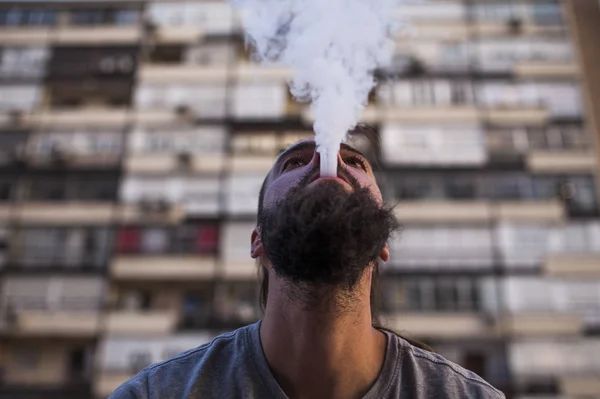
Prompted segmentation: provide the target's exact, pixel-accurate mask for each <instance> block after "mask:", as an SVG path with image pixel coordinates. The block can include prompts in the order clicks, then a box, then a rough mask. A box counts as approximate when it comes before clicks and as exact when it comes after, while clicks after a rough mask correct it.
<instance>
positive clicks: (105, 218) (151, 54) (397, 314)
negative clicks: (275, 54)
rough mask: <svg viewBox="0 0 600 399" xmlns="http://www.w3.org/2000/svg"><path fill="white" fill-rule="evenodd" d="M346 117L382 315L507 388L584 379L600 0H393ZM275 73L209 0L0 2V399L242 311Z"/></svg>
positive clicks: (159, 349) (145, 352) (526, 391)
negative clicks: (387, 57) (370, 168)
mask: <svg viewBox="0 0 600 399" xmlns="http://www.w3.org/2000/svg"><path fill="white" fill-rule="evenodd" d="M397 17H398V19H399V20H400V21H403V22H405V23H404V24H402V29H400V30H399V31H398V33H397V35H398V36H397V46H396V51H395V55H394V58H393V63H392V65H391V66H390V67H389V68H386V69H385V70H381V71H377V77H378V82H379V84H378V86H377V88H376V89H375V90H374V91H373V93H372V95H371V97H370V100H369V105H368V107H367V109H366V110H365V113H364V121H365V122H368V123H371V124H373V125H374V126H375V127H376V131H377V136H376V137H353V138H352V140H353V142H354V143H355V145H356V146H358V147H359V148H360V149H362V150H363V151H365V152H366V153H367V154H369V155H370V156H372V157H373V159H375V160H377V163H378V164H379V168H378V169H379V170H378V180H379V183H380V185H381V187H382V189H383V191H384V194H385V196H386V199H387V201H388V202H390V203H397V204H398V207H397V216H398V219H399V220H400V221H401V223H402V225H403V226H404V227H403V231H402V233H401V234H400V235H398V236H396V237H395V238H394V239H393V240H392V242H390V248H391V260H390V261H389V262H388V263H386V264H382V265H381V267H380V272H381V290H382V293H381V301H380V312H381V316H382V320H383V323H384V325H385V326H387V327H389V328H392V329H395V330H396V331H398V332H402V333H403V334H406V335H408V336H411V337H414V338H416V339H419V340H421V341H424V342H426V343H428V344H429V345H431V346H432V347H434V349H436V351H438V352H439V353H441V354H443V355H444V356H446V357H447V358H449V359H450V360H453V361H455V362H458V363H459V364H461V365H463V366H465V367H467V368H469V369H471V370H473V371H474V372H476V373H478V374H480V375H481V376H482V377H484V378H485V379H487V380H488V381H490V382H491V383H492V384H494V385H495V386H497V387H498V388H500V389H502V390H503V391H505V392H506V393H507V396H509V397H512V398H540V397H542V396H543V397H544V398H577V399H578V398H589V397H594V396H600V382H599V381H600V379H599V378H598V376H599V375H600V360H599V359H600V338H599V337H598V333H599V332H600V207H599V204H598V195H599V193H600V192H599V190H598V174H599V173H600V170H599V169H598V161H597V160H598V156H599V155H600V144H599V143H600V135H599V133H600V105H599V104H600V74H599V73H598V71H600V50H598V43H599V42H600V36H599V35H600V29H598V26H600V9H599V6H598V2H597V1H594V0H564V1H560V0H510V1H499V0H422V1H413V0H404V1H403V2H402V3H401V4H400V5H399V6H398V9H397ZM290 76H291V71H290V70H288V69H286V68H282V67H275V66H271V67H264V66H259V65H256V64H255V63H252V62H251V61H250V57H249V56H248V54H247V52H246V51H245V44H244V39H243V34H242V33H241V30H240V23H239V20H238V17H237V15H236V14H235V11H234V10H233V9H232V8H231V7H230V6H229V5H228V3H226V2H225V1H218V0H202V1H200V0H195V1H193V0H186V1H183V0H181V1H180V0H145V1H141V0H98V1H79V2H72V1H31V2H23V1H13V2H6V1H1V2H0V397H2V398H7V399H8V398H38V397H43V398H53V397H56V398H67V399H68V398H77V399H79V398H82V399H87V398H95V399H102V398H106V397H107V396H108V395H109V394H110V392H112V390H114V389H115V388H116V387H117V386H118V385H119V384H120V383H122V382H123V381H125V380H126V379H128V378H130V377H132V376H133V375H134V374H135V373H136V372H138V371H139V370H141V369H142V368H144V367H145V366H147V365H149V364H151V363H154V362H157V361H161V360H164V359H167V358H169V357H171V356H173V355H174V354H177V353H179V352H181V351H183V350H186V349H189V348H192V347H195V346H198V345H201V344H203V343H205V342H208V341H209V340H210V339H211V338H212V337H214V336H215V335H217V334H219V333H221V332H225V331H228V330H232V329H234V328H237V327H240V326H243V325H245V324H248V323H251V322H253V321H255V320H258V319H259V318H260V315H261V312H260V307H259V303H258V285H257V269H256V265H255V264H254V262H253V261H252V260H251V259H250V257H249V256H248V254H249V248H248V247H249V236H250V233H251V231H252V229H253V227H254V225H255V217H256V208H257V201H258V191H259V189H260V186H261V184H262V181H263V179H264V177H265V175H266V173H267V172H268V170H269V169H270V167H271V165H272V163H273V162H274V160H275V157H276V156H277V154H278V153H279V151H280V150H281V149H283V148H285V147H286V146H287V145H289V144H291V143H294V142H296V141H298V140H300V139H302V138H308V137H311V136H312V132H311V124H312V120H311V116H310V113H309V112H307V109H306V108H305V107H304V106H303V105H300V104H298V103H296V102H295V101H294V100H293V99H292V98H291V96H290V95H289V93H288V90H287V85H286V82H287V80H288V79H289V77H290Z"/></svg>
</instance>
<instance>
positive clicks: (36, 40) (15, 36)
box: [0, 27, 50, 46]
mask: <svg viewBox="0 0 600 399" xmlns="http://www.w3.org/2000/svg"><path fill="white" fill-rule="evenodd" d="M49 40H50V28H32V27H23V28H0V44H1V45H3V46H9V45H12V46H22V45H33V44H46V43H48V41H49Z"/></svg>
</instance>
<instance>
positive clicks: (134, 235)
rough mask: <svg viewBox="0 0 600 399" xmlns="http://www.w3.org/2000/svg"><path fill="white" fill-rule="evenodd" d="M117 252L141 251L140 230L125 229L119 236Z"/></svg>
mask: <svg viewBox="0 0 600 399" xmlns="http://www.w3.org/2000/svg"><path fill="white" fill-rule="evenodd" d="M116 247H117V252H119V253H137V252H139V250H140V229H139V228H137V227H124V228H122V229H120V230H119V233H118V234H117V245H116Z"/></svg>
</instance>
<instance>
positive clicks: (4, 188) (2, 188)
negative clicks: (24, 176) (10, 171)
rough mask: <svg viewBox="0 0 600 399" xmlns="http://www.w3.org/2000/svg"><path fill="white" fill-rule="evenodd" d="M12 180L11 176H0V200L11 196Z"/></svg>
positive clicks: (8, 198)
mask: <svg viewBox="0 0 600 399" xmlns="http://www.w3.org/2000/svg"><path fill="white" fill-rule="evenodd" d="M13 190H14V182H13V180H12V179H11V178H6V177H0V201H9V200H11V199H12V198H13Z"/></svg>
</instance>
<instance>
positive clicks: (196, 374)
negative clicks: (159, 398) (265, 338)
mask: <svg viewBox="0 0 600 399" xmlns="http://www.w3.org/2000/svg"><path fill="white" fill-rule="evenodd" d="M251 328H256V325H249V326H246V327H243V328H240V329H238V330H235V331H232V332H229V333H225V334H221V335H219V336H217V337H215V338H214V339H213V340H212V341H210V342H208V343H206V344H204V345H201V346H198V347H197V348H194V349H190V350H188V351H186V352H183V353H180V354H179V355H176V356H174V357H172V358H171V359H168V360H165V361H162V362H160V363H155V364H153V365H150V366H148V367H146V368H145V369H143V370H142V371H140V372H139V373H138V374H137V375H136V376H135V377H133V378H131V379H130V380H128V381H126V382H125V383H123V384H122V385H121V386H119V387H118V388H117V389H116V390H115V391H114V392H113V394H112V395H111V396H110V398H109V399H146V398H149V397H150V392H161V391H163V389H164V388H169V387H170V388H173V387H177V386H182V387H185V385H186V382H189V381H191V380H198V379H199V378H200V377H201V376H202V375H205V376H206V378H207V379H209V380H210V379H211V378H213V377H214V376H213V375H210V374H211V373H222V372H223V370H224V369H227V368H228V367H232V366H231V363H232V361H233V360H232V359H234V358H236V357H237V356H239V355H240V353H241V352H242V351H243V349H244V347H245V342H246V334H247V330H249V329H251ZM201 372H202V374H201Z"/></svg>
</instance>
